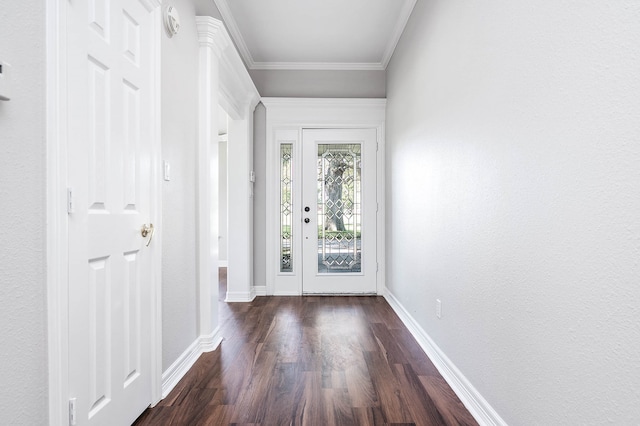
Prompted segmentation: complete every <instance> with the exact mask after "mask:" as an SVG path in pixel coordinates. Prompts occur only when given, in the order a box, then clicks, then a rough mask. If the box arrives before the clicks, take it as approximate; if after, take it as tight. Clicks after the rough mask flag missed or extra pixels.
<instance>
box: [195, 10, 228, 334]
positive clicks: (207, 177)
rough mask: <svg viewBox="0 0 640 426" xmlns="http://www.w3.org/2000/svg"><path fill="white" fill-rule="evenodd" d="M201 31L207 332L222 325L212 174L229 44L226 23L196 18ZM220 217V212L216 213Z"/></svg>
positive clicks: (201, 232)
mask: <svg viewBox="0 0 640 426" xmlns="http://www.w3.org/2000/svg"><path fill="white" fill-rule="evenodd" d="M196 27H197V31H198V43H199V46H200V47H199V52H198V144H197V148H196V159H195V160H196V169H197V171H196V173H197V174H196V177H197V181H196V188H197V193H198V198H197V200H196V230H197V231H196V236H197V238H196V253H197V254H196V256H197V258H196V270H197V273H196V275H197V278H196V279H197V284H196V288H197V295H198V315H197V318H198V321H197V327H198V333H200V334H203V335H207V334H209V333H211V332H212V331H213V330H214V329H215V328H216V327H217V325H218V318H217V314H216V312H217V310H216V309H215V308H216V307H215V306H213V305H214V303H217V300H218V294H217V286H215V285H214V277H217V276H218V258H217V253H218V235H217V230H218V226H217V223H216V222H217V221H214V220H212V216H213V215H212V213H213V212H214V209H217V208H218V191H217V185H213V183H212V179H211V176H212V174H213V173H214V171H215V172H216V173H217V170H218V165H217V164H218V155H217V152H218V143H217V141H218V98H219V84H218V83H219V79H218V76H219V72H218V70H219V68H220V67H219V57H220V54H221V53H222V51H224V49H225V48H226V47H227V46H228V45H229V43H228V40H227V38H226V37H225V36H224V34H225V31H224V27H223V25H222V23H221V22H220V21H218V20H216V19H213V18H207V17H202V16H197V17H196ZM215 216H216V217H217V215H215Z"/></svg>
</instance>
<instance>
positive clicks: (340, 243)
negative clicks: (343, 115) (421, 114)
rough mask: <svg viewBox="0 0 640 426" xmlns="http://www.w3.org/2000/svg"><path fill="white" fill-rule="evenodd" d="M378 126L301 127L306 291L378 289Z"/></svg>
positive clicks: (348, 292) (353, 292)
mask: <svg viewBox="0 0 640 426" xmlns="http://www.w3.org/2000/svg"><path fill="white" fill-rule="evenodd" d="M376 142H377V140H376V130H375V129H304V130H303V132H302V222H303V223H302V238H303V241H302V252H303V253H302V257H303V261H302V262H303V265H302V274H303V277H302V288H303V293H305V294H311V293H319V294H327V293H336V294H367V293H375V292H376V270H377V260H376V257H377V256H376V240H377V237H376V228H377V226H376V216H377V199H376V168H377V167H376Z"/></svg>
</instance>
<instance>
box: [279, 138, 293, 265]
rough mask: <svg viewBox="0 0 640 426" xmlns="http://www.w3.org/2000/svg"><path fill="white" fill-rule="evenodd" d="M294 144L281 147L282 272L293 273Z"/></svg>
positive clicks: (284, 144)
mask: <svg viewBox="0 0 640 426" xmlns="http://www.w3.org/2000/svg"><path fill="white" fill-rule="evenodd" d="M292 148H293V146H292V144H290V143H283V144H281V145H280V272H293V258H292V253H291V248H292V244H291V239H292V232H291V219H292V208H291V207H292V206H291V189H292V185H291V176H292V174H291V170H292V169H291V153H292Z"/></svg>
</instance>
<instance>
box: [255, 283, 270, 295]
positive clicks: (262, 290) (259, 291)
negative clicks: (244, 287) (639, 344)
mask: <svg viewBox="0 0 640 426" xmlns="http://www.w3.org/2000/svg"><path fill="white" fill-rule="evenodd" d="M253 288H254V290H255V292H256V296H266V295H267V286H266V285H257V286H255V287H253Z"/></svg>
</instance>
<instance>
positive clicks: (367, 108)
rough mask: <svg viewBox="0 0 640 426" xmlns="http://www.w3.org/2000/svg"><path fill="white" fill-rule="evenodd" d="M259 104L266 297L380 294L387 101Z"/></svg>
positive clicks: (300, 100)
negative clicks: (262, 138) (262, 139)
mask: <svg viewBox="0 0 640 426" xmlns="http://www.w3.org/2000/svg"><path fill="white" fill-rule="evenodd" d="M261 101H262V103H263V105H264V106H265V109H266V126H265V127H266V143H265V146H266V179H267V180H266V200H265V201H266V205H265V210H264V212H262V211H261V210H260V206H257V207H256V215H258V217H259V215H261V214H264V216H265V222H264V223H265V225H266V226H265V236H266V240H265V242H266V246H265V251H264V252H265V265H266V289H265V294H267V295H275V296H293V295H302V294H380V293H381V292H382V291H383V290H384V239H385V237H384V146H385V145H384V120H385V107H386V100H385V99H304V98H262V99H261ZM307 220H308V221H307Z"/></svg>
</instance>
